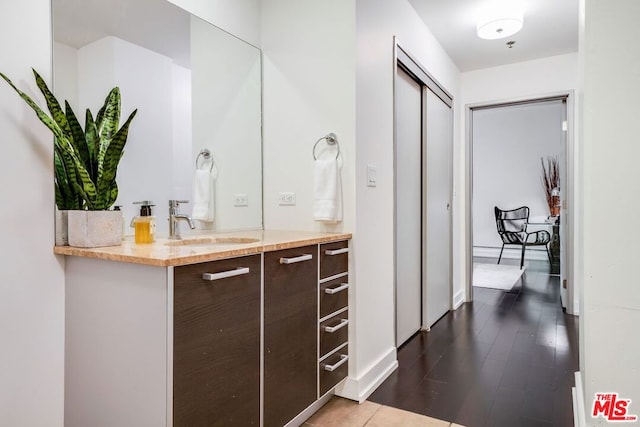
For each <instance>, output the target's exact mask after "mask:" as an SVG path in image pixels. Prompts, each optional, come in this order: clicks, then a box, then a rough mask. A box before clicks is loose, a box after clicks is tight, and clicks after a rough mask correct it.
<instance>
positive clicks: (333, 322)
mask: <svg viewBox="0 0 640 427" xmlns="http://www.w3.org/2000/svg"><path fill="white" fill-rule="evenodd" d="M348 340H349V312H347V311H345V312H343V313H340V314H337V315H335V316H333V317H331V318H329V319H327V320H325V321H324V322H322V323H321V324H320V357H323V356H324V355H325V354H327V353H331V351H332V350H335V349H336V348H338V347H340V346H341V345H342V344H345V343H346V342H347V341H348Z"/></svg>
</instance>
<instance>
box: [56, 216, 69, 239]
mask: <svg viewBox="0 0 640 427" xmlns="http://www.w3.org/2000/svg"><path fill="white" fill-rule="evenodd" d="M68 221H69V211H68V210H62V211H61V210H58V209H57V208H56V223H55V229H56V246H68V245H69V232H68Z"/></svg>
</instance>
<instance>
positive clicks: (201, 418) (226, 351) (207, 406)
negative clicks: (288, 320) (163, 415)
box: [173, 255, 261, 426]
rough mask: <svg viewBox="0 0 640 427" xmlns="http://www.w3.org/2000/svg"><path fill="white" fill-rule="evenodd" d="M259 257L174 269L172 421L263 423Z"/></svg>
mask: <svg viewBox="0 0 640 427" xmlns="http://www.w3.org/2000/svg"><path fill="white" fill-rule="evenodd" d="M260 261H261V256H260V255H253V256H247V257H242V258H234V259H228V260H222V261H215V262H208V263H202V264H194V265H187V266H181V267H176V268H175V269H174V277H175V280H174V329H173V342H174V344H173V425H174V426H251V425H255V426H258V425H259V424H260V267H261V265H260ZM238 268H248V269H249V271H248V272H246V273H244V270H237V269H238ZM229 271H231V272H232V273H231V277H227V278H224V277H223V278H217V276H214V277H213V278H215V280H204V279H203V274H204V273H212V274H215V273H222V272H229ZM237 273H244V274H238V275H233V274H237Z"/></svg>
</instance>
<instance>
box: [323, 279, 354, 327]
mask: <svg viewBox="0 0 640 427" xmlns="http://www.w3.org/2000/svg"><path fill="white" fill-rule="evenodd" d="M348 286H349V276H344V277H340V278H338V279H334V280H331V281H329V282H325V283H321V284H320V318H321V319H322V318H323V317H325V316H328V315H330V314H331V313H335V312H336V311H338V310H341V309H343V308H345V307H347V306H348V305H349V289H348Z"/></svg>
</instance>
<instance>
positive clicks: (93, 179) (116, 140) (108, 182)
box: [0, 70, 137, 247]
mask: <svg viewBox="0 0 640 427" xmlns="http://www.w3.org/2000/svg"><path fill="white" fill-rule="evenodd" d="M33 74H34V77H35V80H36V84H37V86H38V89H40V92H41V93H42V95H43V96H44V98H45V100H46V103H47V109H48V111H49V114H47V113H46V112H45V111H44V110H43V109H42V108H40V107H39V106H38V104H36V103H35V102H34V101H33V100H32V99H31V98H30V97H29V96H28V95H27V94H25V93H24V92H22V91H21V90H20V89H18V88H17V87H16V86H15V85H14V84H13V82H12V81H11V80H10V79H9V78H7V76H5V75H4V74H2V73H0V77H2V78H3V79H4V80H5V81H6V82H7V83H8V84H9V85H10V86H11V87H12V88H13V89H14V90H15V91H16V92H17V93H18V95H20V97H21V98H22V99H23V100H24V101H25V102H26V103H27V104H28V105H29V107H31V108H32V109H33V111H35V113H36V115H37V116H38V119H40V121H41V122H42V123H43V124H44V125H45V126H46V127H47V128H48V129H49V130H50V131H51V132H52V133H53V136H54V152H53V153H54V183H55V196H56V197H55V198H56V206H57V208H58V211H60V212H66V211H68V221H69V222H68V240H69V244H70V245H71V246H78V247H100V246H112V245H119V244H120V242H121V237H122V215H121V212H118V211H109V210H108V209H109V208H110V207H111V206H112V205H113V203H114V202H115V201H116V198H117V197H118V185H117V184H116V173H117V169H118V164H119V162H120V159H121V158H122V155H123V150H124V146H125V144H126V142H127V137H128V134H129V125H130V124H131V121H132V120H133V118H134V117H135V115H136V112H137V110H134V111H133V112H132V113H131V114H130V115H129V117H128V118H127V120H126V121H125V123H124V124H123V125H122V126H121V127H119V121H120V89H119V88H118V87H114V88H113V89H111V91H110V92H109V94H108V95H107V97H106V99H105V101H104V105H103V106H102V108H100V110H99V111H98V114H97V115H96V116H95V119H94V116H93V114H92V113H91V111H90V110H89V109H87V110H86V114H85V127H84V129H82V127H81V125H80V122H79V121H78V119H77V117H76V115H75V113H74V112H73V110H72V109H71V107H70V105H69V103H68V102H66V101H65V108H64V110H63V109H62V107H61V106H60V103H59V102H58V100H57V99H56V97H55V96H54V95H53V93H52V92H51V91H50V90H49V88H48V87H47V85H46V83H45V82H44V80H43V79H42V77H41V76H40V75H39V74H38V73H37V72H36V71H35V70H33ZM61 222H63V221H61ZM56 234H57V235H58V232H57V233H56ZM63 235H64V232H62V233H60V236H61V237H63Z"/></svg>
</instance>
